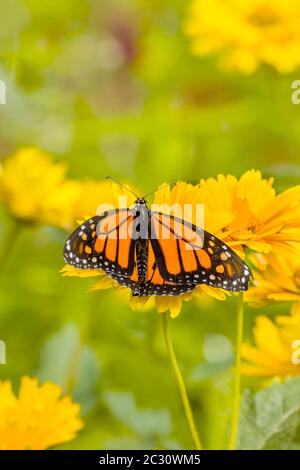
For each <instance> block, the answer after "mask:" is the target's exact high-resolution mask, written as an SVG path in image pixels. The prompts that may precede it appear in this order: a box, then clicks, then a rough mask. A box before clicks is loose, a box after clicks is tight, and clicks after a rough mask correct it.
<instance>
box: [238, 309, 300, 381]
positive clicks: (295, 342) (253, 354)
mask: <svg viewBox="0 0 300 470" xmlns="http://www.w3.org/2000/svg"><path fill="white" fill-rule="evenodd" d="M253 334H254V340H255V346H252V345H251V344H249V343H244V344H243V345H242V358H243V359H244V361H245V362H244V363H243V365H242V373H243V374H244V375H248V376H257V377H266V378H273V377H280V378H285V377H288V376H292V375H298V374H300V307H299V304H295V305H294V306H293V309H292V313H291V315H290V316H279V317H276V318H275V321H274V322H273V321H272V320H270V319H269V318H267V317H265V316H259V317H257V319H256V324H255V327H254V329H253Z"/></svg>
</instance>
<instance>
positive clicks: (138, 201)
mask: <svg viewBox="0 0 300 470" xmlns="http://www.w3.org/2000/svg"><path fill="white" fill-rule="evenodd" d="M134 204H135V205H136V206H147V201H146V199H145V198H143V197H138V198H137V199H136V200H135V201H134Z"/></svg>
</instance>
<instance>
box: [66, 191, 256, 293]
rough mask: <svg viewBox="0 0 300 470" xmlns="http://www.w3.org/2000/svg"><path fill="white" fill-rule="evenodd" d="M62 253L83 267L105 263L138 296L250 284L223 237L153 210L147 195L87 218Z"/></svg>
mask: <svg viewBox="0 0 300 470" xmlns="http://www.w3.org/2000/svg"><path fill="white" fill-rule="evenodd" d="M141 214H142V216H143V217H142V220H144V221H146V222H147V224H146V225H145V226H144V229H143V228H142V229H141V227H140V225H141V222H140V219H139V218H138V216H140V215H141ZM136 234H137V235H136ZM145 234H146V235H145ZM64 257H65V261H66V263H68V264H71V265H73V266H75V267H77V268H80V269H102V270H103V271H105V272H106V273H107V274H108V275H109V276H111V277H112V278H113V279H115V280H116V281H117V282H118V283H119V284H120V285H122V286H126V287H128V288H130V289H131V291H132V294H133V295H136V296H150V295H157V296H161V295H181V294H183V293H185V292H190V291H192V290H193V289H194V288H195V287H196V286H197V285H198V284H207V285H210V286H213V287H219V288H222V289H225V290H228V291H232V292H239V291H244V290H247V289H248V283H249V279H250V276H251V272H250V269H249V268H248V266H247V265H246V264H245V263H244V262H243V261H242V260H241V259H240V258H239V256H238V255H237V254H236V253H235V252H234V251H233V250H232V249H231V248H229V247H228V246H227V245H226V244H224V243H223V242H222V241H221V240H219V239H218V238H216V237H215V236H213V235H211V234H210V233H208V232H206V231H204V230H203V229H200V228H199V227H196V226H195V225H193V224H191V223H189V222H187V221H184V220H182V219H180V218H177V217H173V216H170V215H167V214H162V213H159V212H151V211H150V210H149V209H148V207H147V205H146V201H145V200H144V199H140V200H138V201H137V204H136V205H135V206H134V207H133V208H132V209H119V210H113V211H108V212H106V213H104V214H102V215H99V216H95V217H93V218H91V219H90V220H87V221H86V222H84V224H82V225H81V226H80V227H78V228H77V229H76V230H75V232H73V234H72V235H71V236H70V237H69V239H68V240H67V242H66V244H65V249H64Z"/></svg>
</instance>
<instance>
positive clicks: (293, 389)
mask: <svg viewBox="0 0 300 470" xmlns="http://www.w3.org/2000/svg"><path fill="white" fill-rule="evenodd" d="M299 409H300V377H296V378H292V379H288V380H286V381H285V382H284V383H277V382H276V383H273V384H272V385H270V386H269V387H267V388H265V389H264V390H261V391H259V392H257V393H255V394H254V393H252V392H251V391H250V390H246V391H245V393H244V396H243V399H242V402H241V417H240V423H239V437H238V448H239V449H242V450H245V449H250V450H254V449H257V450H259V449H290V448H292V447H293V448H295V446H296V447H297V442H294V441H295V438H296V431H297V427H298V425H299V423H300V415H299Z"/></svg>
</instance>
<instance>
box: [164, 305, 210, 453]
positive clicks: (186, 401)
mask: <svg viewBox="0 0 300 470" xmlns="http://www.w3.org/2000/svg"><path fill="white" fill-rule="evenodd" d="M161 315H162V325H163V332H164V337H165V342H166V346H167V350H168V354H169V358H170V362H171V365H172V368H173V371H174V374H175V377H176V382H177V386H178V390H179V394H180V398H181V401H182V404H183V409H184V413H185V417H186V420H187V423H188V426H189V430H190V433H191V436H192V439H193V441H194V445H195V448H196V449H197V450H200V449H202V444H201V441H200V438H199V434H198V430H197V428H196V424H195V420H194V416H193V412H192V408H191V405H190V402H189V398H188V395H187V392H186V387H185V384H184V380H183V377H182V374H181V371H180V368H179V365H178V362H177V359H176V355H175V351H174V347H173V342H172V337H171V333H170V330H169V328H168V314H167V313H162V314H161Z"/></svg>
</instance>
